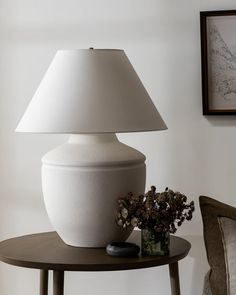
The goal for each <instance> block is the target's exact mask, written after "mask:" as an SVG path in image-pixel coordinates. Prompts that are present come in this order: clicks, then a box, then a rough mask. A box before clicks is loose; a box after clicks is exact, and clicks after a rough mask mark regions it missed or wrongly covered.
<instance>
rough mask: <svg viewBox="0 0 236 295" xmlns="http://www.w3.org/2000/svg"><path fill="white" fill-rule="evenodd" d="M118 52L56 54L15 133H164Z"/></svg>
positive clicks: (64, 51)
mask: <svg viewBox="0 0 236 295" xmlns="http://www.w3.org/2000/svg"><path fill="white" fill-rule="evenodd" d="M166 128H167V127H166V125H165V123H164V121H163V120H162V118H161V116H160V114H159V113H158V111H157V109H156V107H155V106H154V104H153V102H152V101H151V99H150V97H149V95H148V93H147V91H146V90H145V88H144V86H143V84H142V82H141V81H140V79H139V77H138V76H137V74H136V72H135V70H134V68H133V67H132V65H131V63H130V62H129V60H128V58H127V57H126V55H125V53H124V51H123V50H111V49H84V50H60V51H58V52H57V53H56V56H55V57H54V59H53V61H52V63H51V65H50V66H49V69H48V71H47V72H46V74H45V76H44V78H43V80H42V82H41V84H40V85H39V87H38V89H37V91H36V93H35V95H34V97H33V99H32V101H31V102H30V104H29V106H28V108H27V110H26V111H25V114H24V116H23V117H22V119H21V121H20V123H19V125H18V126H17V128H16V131H19V132H34V133H73V134H76V133H111V132H135V131H152V130H162V129H166Z"/></svg>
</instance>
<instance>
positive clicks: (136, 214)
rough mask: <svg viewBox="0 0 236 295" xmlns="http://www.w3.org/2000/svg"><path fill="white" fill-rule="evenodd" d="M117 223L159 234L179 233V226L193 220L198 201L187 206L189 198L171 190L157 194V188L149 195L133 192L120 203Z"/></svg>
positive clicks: (119, 201) (153, 187)
mask: <svg viewBox="0 0 236 295" xmlns="http://www.w3.org/2000/svg"><path fill="white" fill-rule="evenodd" d="M118 203H119V210H118V212H117V217H116V218H117V224H118V225H119V226H121V227H123V228H125V227H127V226H133V227H136V226H137V227H138V228H140V229H150V230H154V231H155V232H156V233H160V234H163V233H165V232H169V233H175V232H176V231H177V226H181V225H182V223H183V222H184V221H185V220H191V219H192V216H193V212H194V202H193V201H191V202H190V203H189V204H188V203H187V197H186V196H185V195H183V194H181V193H179V192H174V191H172V190H170V189H168V188H166V190H165V191H164V192H160V193H159V192H156V187H155V186H152V187H151V190H150V191H148V192H147V193H146V194H145V195H140V196H135V195H134V194H133V193H129V194H128V195H126V196H125V197H124V198H122V199H119V200H118Z"/></svg>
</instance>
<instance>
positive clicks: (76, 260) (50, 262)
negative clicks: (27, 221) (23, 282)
mask: <svg viewBox="0 0 236 295" xmlns="http://www.w3.org/2000/svg"><path fill="white" fill-rule="evenodd" d="M190 248H191V245H190V243H189V242H188V241H186V240H184V239H182V238H179V237H175V236H171V239H170V254H169V255H168V256H147V257H142V256H138V257H129V258H121V257H111V256H109V255H108V254H107V253H106V250H105V249H104V248H79V247H71V246H68V245H66V244H65V243H64V242H63V241H62V240H61V239H60V237H59V236H58V235H57V233H56V232H48V233H40V234H33V235H26V236H22V237H16V238H12V239H9V240H5V241H3V242H1V243H0V261H3V262H5V263H8V264H12V265H16V266H20V267H27V268H36V269H44V270H61V271H111V270H127V269H138V268H147V267H153V266H159V265H164V264H171V263H174V262H177V261H178V260H180V259H182V258H184V257H185V256H186V255H187V254H188V252H189V250H190Z"/></svg>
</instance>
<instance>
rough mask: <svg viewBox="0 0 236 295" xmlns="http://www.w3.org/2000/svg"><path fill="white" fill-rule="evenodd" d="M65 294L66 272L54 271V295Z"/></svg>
mask: <svg viewBox="0 0 236 295" xmlns="http://www.w3.org/2000/svg"><path fill="white" fill-rule="evenodd" d="M63 293H64V271H59V270H54V271H53V295H63Z"/></svg>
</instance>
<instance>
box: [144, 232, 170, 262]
mask: <svg viewBox="0 0 236 295" xmlns="http://www.w3.org/2000/svg"><path fill="white" fill-rule="evenodd" d="M169 245H170V234H169V232H164V233H157V232H156V231H154V230H153V229H142V255H143V256H164V255H169V252H170V251H169Z"/></svg>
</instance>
